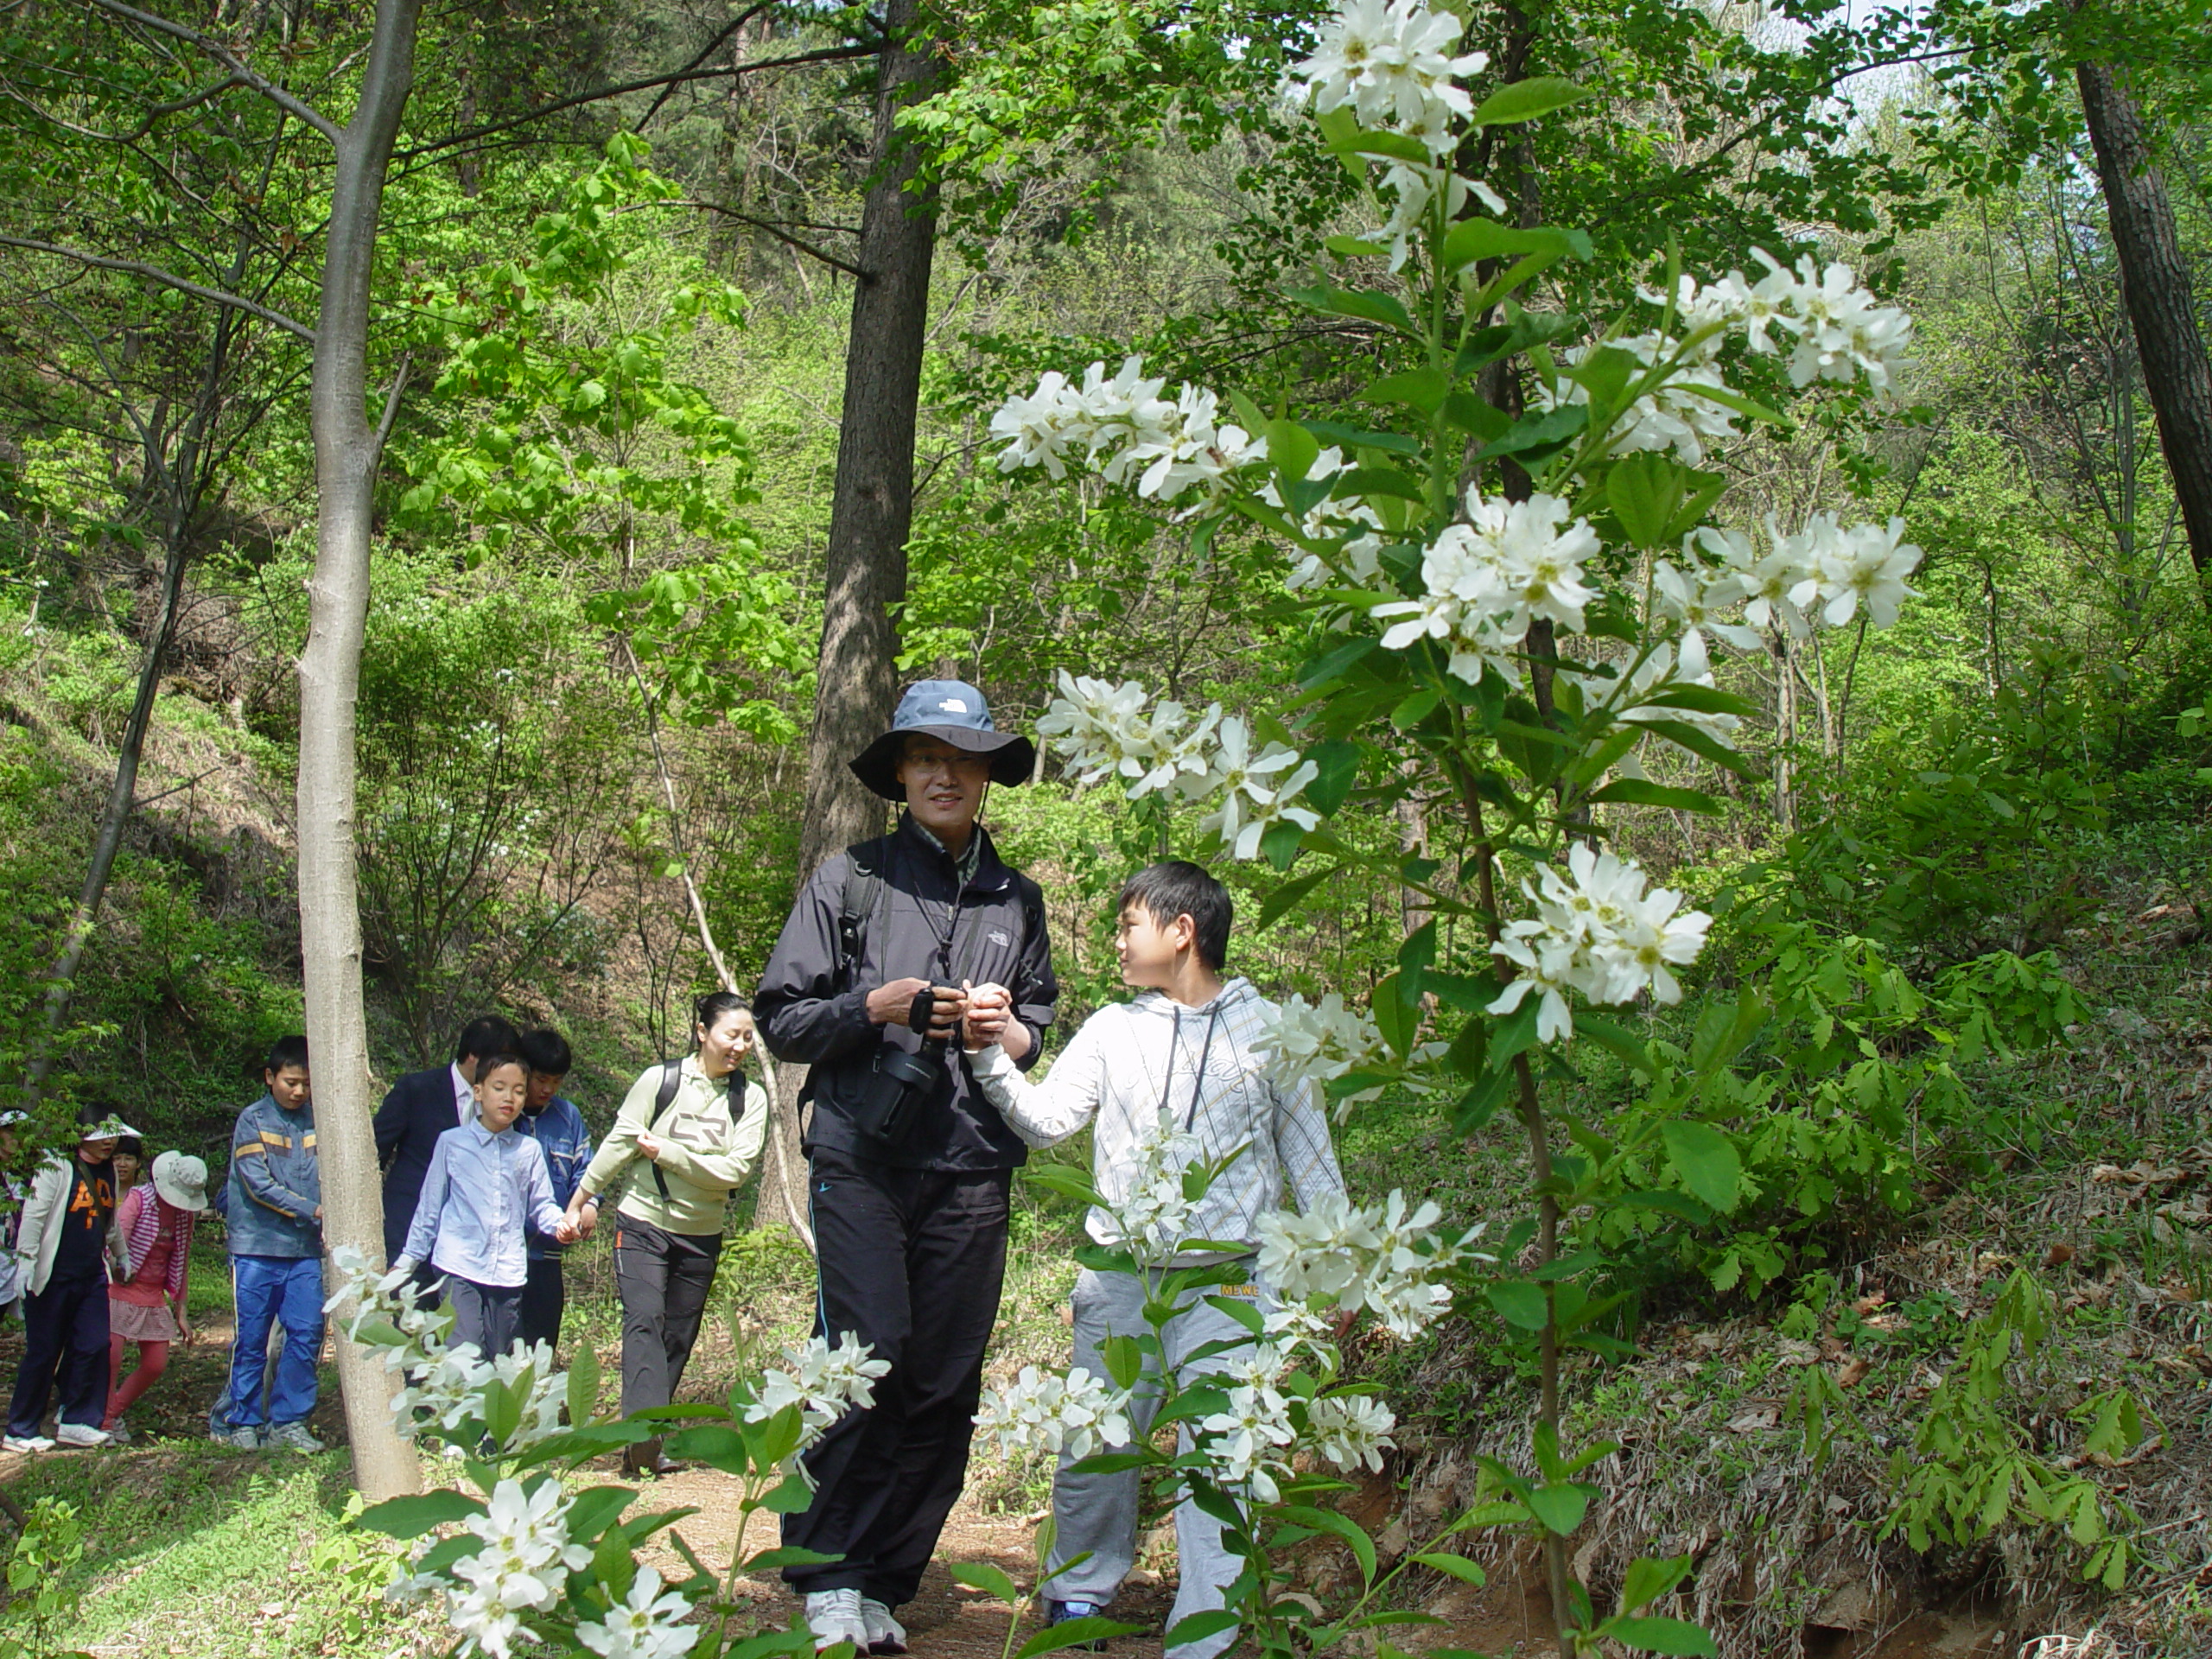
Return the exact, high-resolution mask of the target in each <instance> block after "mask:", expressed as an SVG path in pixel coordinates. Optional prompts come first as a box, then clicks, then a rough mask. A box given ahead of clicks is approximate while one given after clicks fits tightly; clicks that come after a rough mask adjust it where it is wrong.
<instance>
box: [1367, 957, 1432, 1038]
mask: <svg viewBox="0 0 2212 1659" xmlns="http://www.w3.org/2000/svg"><path fill="white" fill-rule="evenodd" d="M1402 984H1403V981H1402V979H1401V977H1400V976H1398V975H1396V974H1395V973H1394V974H1386V975H1385V976H1383V978H1382V979H1381V980H1380V981H1378V982H1376V987H1375V993H1374V995H1372V996H1371V997H1370V998H1369V999H1368V1001H1369V1002H1370V1006H1371V1009H1372V1012H1373V1013H1374V1015H1375V1024H1376V1028H1377V1029H1378V1030H1380V1031H1381V1032H1382V1033H1383V1041H1384V1042H1385V1043H1387V1044H1389V1047H1390V1052H1392V1053H1393V1054H1395V1055H1396V1056H1397V1057H1398V1058H1400V1059H1403V1058H1405V1057H1406V1055H1407V1054H1408V1052H1411V1050H1412V1048H1413V1046H1414V1026H1415V1025H1416V1023H1417V1022H1418V1021H1419V1019H1420V1013H1419V1010H1418V1009H1417V1008H1414V1007H1408V1006H1407V1003H1406V1000H1405V998H1404V997H1403V996H1402V995H1400V994H1399V992H1400V988H1401V986H1402Z"/></svg>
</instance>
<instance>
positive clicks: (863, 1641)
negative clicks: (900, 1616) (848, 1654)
mask: <svg viewBox="0 0 2212 1659" xmlns="http://www.w3.org/2000/svg"><path fill="white" fill-rule="evenodd" d="M806 1627H807V1629H809V1630H812V1631H813V1632H814V1650H815V1651H816V1652H817V1653H821V1652H823V1650H825V1649H829V1648H834V1647H836V1645H837V1644H838V1643H840V1642H849V1643H852V1644H853V1650H854V1651H855V1653H866V1652H867V1651H868V1621H867V1620H866V1619H865V1618H862V1617H861V1592H859V1591H857V1590H852V1589H845V1590H817V1591H815V1592H813V1593H812V1594H810V1595H809V1596H808V1597H807V1599H806ZM901 1634H902V1635H903V1634H904V1632H903V1631H902V1632H901Z"/></svg>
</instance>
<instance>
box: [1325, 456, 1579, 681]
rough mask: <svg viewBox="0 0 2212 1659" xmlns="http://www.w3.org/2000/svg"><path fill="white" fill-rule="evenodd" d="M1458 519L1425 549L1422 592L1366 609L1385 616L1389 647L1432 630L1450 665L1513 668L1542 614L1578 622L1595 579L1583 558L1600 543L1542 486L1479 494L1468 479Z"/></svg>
mask: <svg viewBox="0 0 2212 1659" xmlns="http://www.w3.org/2000/svg"><path fill="white" fill-rule="evenodd" d="M1466 506H1467V517H1466V520H1465V522H1464V523H1455V524H1447V525H1446V526H1445V528H1444V531H1443V533H1442V534H1440V536H1438V537H1437V538H1436V540H1435V541H1434V542H1433V543H1431V544H1430V546H1429V549H1428V551H1427V554H1426V555H1424V556H1423V557H1422V559H1421V587H1422V589H1423V592H1422V594H1421V597H1420V598H1418V599H1406V600H1393V601H1389V602H1388V603H1386V604H1382V605H1377V606H1376V607H1374V608H1373V609H1372V610H1371V611H1370V613H1369V614H1370V615H1371V616H1374V617H1375V618H1376V619H1377V620H1389V619H1394V618H1395V619H1402V620H1393V621H1391V624H1390V626H1389V628H1387V629H1386V630H1384V632H1383V646H1384V648H1385V649H1386V650H1389V651H1403V650H1405V649H1407V648H1408V646H1410V645H1413V644H1414V643H1415V642H1416V641H1417V640H1421V639H1434V640H1437V641H1439V642H1440V643H1441V644H1442V645H1444V646H1445V648H1446V651H1447V652H1449V653H1450V664H1449V666H1450V670H1451V671H1452V674H1454V675H1456V676H1457V677H1459V678H1460V679H1463V680H1465V681H1467V682H1468V683H1470V684H1472V683H1477V682H1479V681H1480V680H1481V678H1482V677H1483V669H1484V665H1485V664H1489V665H1491V666H1493V667H1495V668H1496V669H1497V671H1498V672H1499V673H1501V674H1503V675H1506V676H1508V677H1510V676H1511V675H1512V674H1513V672H1514V664H1513V660H1512V655H1511V653H1512V652H1515V651H1516V650H1517V649H1518V648H1519V647H1520V645H1521V644H1522V641H1523V640H1524V639H1527V638H1528V635H1529V624H1530V623H1531V622H1533V621H1535V620H1536V619H1538V618H1539V617H1541V618H1544V619H1546V620H1549V621H1551V622H1553V623H1554V624H1555V625H1556V626H1560V627H1562V628H1565V629H1566V630H1567V631H1568V632H1577V633H1579V632H1581V630H1582V626H1583V611H1584V609H1585V607H1587V606H1588V605H1589V603H1590V601H1592V600H1593V599H1596V598H1597V597H1598V596H1599V589H1598V588H1594V587H1591V586H1589V585H1587V584H1586V583H1585V582H1584V581H1583V572H1582V566H1583V563H1584V562H1585V561H1586V560H1588V559H1589V558H1590V557H1591V556H1592V555H1594V554H1595V553H1597V552H1598V551H1599V543H1598V535H1597V532H1596V531H1593V530H1592V529H1591V528H1590V524H1589V521H1588V520H1587V519H1584V518H1577V519H1575V520H1574V521H1573V523H1571V524H1570V523H1568V522H1567V514H1568V512H1569V511H1570V509H1569V508H1568V506H1567V503H1566V502H1564V501H1562V500H1560V499H1559V498H1558V497H1556V496H1551V495H1546V494H1544V493H1541V492H1538V493H1536V494H1535V495H1532V496H1530V497H1529V499H1527V500H1526V501H1507V500H1504V499H1499V498H1492V497H1485V496H1484V495H1483V494H1482V493H1480V491H1479V490H1478V489H1476V488H1474V487H1473V486H1469V488H1468V491H1467V499H1466Z"/></svg>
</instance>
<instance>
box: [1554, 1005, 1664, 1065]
mask: <svg viewBox="0 0 2212 1659" xmlns="http://www.w3.org/2000/svg"><path fill="white" fill-rule="evenodd" d="M1574 1034H1575V1035H1576V1036H1577V1037H1587V1038H1588V1039H1590V1040H1591V1041H1592V1042H1593V1043H1595V1044H1597V1045H1598V1046H1599V1047H1600V1048H1602V1049H1605V1051H1606V1052H1609V1053H1611V1054H1612V1055H1613V1056H1615V1057H1616V1058H1618V1059H1619V1061H1620V1062H1621V1064H1622V1065H1625V1066H1627V1067H1628V1068H1629V1069H1630V1071H1637V1072H1640V1073H1642V1074H1643V1076H1645V1077H1649V1076H1650V1075H1651V1073H1652V1071H1653V1070H1654V1067H1653V1066H1652V1064H1651V1052H1650V1050H1649V1046H1647V1045H1646V1044H1645V1043H1644V1042H1643V1039H1640V1038H1638V1037H1637V1035H1636V1034H1635V1033H1633V1032H1631V1031H1630V1030H1629V1029H1628V1028H1627V1027H1625V1026H1620V1025H1616V1024H1615V1023H1614V1022H1613V1021H1611V1020H1608V1019H1606V1018H1605V1016H1604V1015H1603V1014H1576V1015H1575V1016H1574Z"/></svg>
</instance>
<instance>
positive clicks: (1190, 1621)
mask: <svg viewBox="0 0 2212 1659" xmlns="http://www.w3.org/2000/svg"><path fill="white" fill-rule="evenodd" d="M1241 1622H1242V1621H1241V1620H1239V1619H1238V1618H1237V1617H1236V1614H1235V1613H1234V1612H1233V1611H1230V1609H1228V1608H1226V1607H1209V1608H1207V1609H1206V1610H1205V1611H1203V1612H1197V1613H1191V1614H1188V1615H1186V1616H1185V1617H1184V1618H1179V1619H1177V1620H1176V1621H1175V1624H1174V1626H1173V1628H1172V1629H1171V1630H1169V1631H1168V1632H1167V1636H1166V1643H1165V1645H1166V1646H1167V1647H1168V1648H1170V1649H1173V1648H1182V1647H1188V1646H1189V1645H1190V1644H1191V1643H1194V1642H1203V1641H1204V1640H1205V1638H1206V1637H1210V1636H1219V1635H1220V1634H1221V1633H1222V1632H1223V1631H1224V1630H1235V1629H1236V1626H1237V1625H1238V1624H1240V1623H1241Z"/></svg>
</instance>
